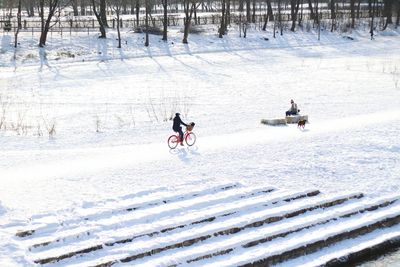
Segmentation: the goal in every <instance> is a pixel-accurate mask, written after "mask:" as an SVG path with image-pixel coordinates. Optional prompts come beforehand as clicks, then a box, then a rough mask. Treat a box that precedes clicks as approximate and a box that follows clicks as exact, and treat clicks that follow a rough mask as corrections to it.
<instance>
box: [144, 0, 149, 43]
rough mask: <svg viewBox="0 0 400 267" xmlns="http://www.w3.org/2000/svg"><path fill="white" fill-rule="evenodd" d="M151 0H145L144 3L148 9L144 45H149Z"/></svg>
mask: <svg viewBox="0 0 400 267" xmlns="http://www.w3.org/2000/svg"><path fill="white" fill-rule="evenodd" d="M149 2H150V0H145V1H144V5H145V9H146V41H145V43H144V46H149V13H150V3H149Z"/></svg>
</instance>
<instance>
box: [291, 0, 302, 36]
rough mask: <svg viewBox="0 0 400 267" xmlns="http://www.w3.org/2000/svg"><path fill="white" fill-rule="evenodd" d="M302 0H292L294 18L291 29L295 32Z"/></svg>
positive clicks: (292, 16) (292, 15)
mask: <svg viewBox="0 0 400 267" xmlns="http://www.w3.org/2000/svg"><path fill="white" fill-rule="evenodd" d="M299 6H300V0H290V15H291V18H292V27H291V28H290V30H291V31H292V32H294V30H295V28H296V21H297V14H298V13H299Z"/></svg>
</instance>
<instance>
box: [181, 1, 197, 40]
mask: <svg viewBox="0 0 400 267" xmlns="http://www.w3.org/2000/svg"><path fill="white" fill-rule="evenodd" d="M199 5H200V4H197V5H196V4H195V3H191V2H190V0H184V2H183V8H184V12H185V18H184V24H185V25H184V28H183V40H182V43H184V44H187V43H188V41H187V38H188V36H189V29H190V22H191V20H192V16H193V12H194V11H195V10H196V9H197V7H198V6H199Z"/></svg>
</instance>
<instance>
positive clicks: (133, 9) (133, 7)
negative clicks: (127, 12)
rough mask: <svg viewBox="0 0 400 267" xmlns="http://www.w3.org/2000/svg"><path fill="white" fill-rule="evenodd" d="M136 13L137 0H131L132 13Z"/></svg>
mask: <svg viewBox="0 0 400 267" xmlns="http://www.w3.org/2000/svg"><path fill="white" fill-rule="evenodd" d="M133 14H135V0H131V15H133Z"/></svg>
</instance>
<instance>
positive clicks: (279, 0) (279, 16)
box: [278, 0, 283, 35]
mask: <svg viewBox="0 0 400 267" xmlns="http://www.w3.org/2000/svg"><path fill="white" fill-rule="evenodd" d="M278 22H279V28H280V31H281V35H283V27H282V15H281V0H278Z"/></svg>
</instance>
